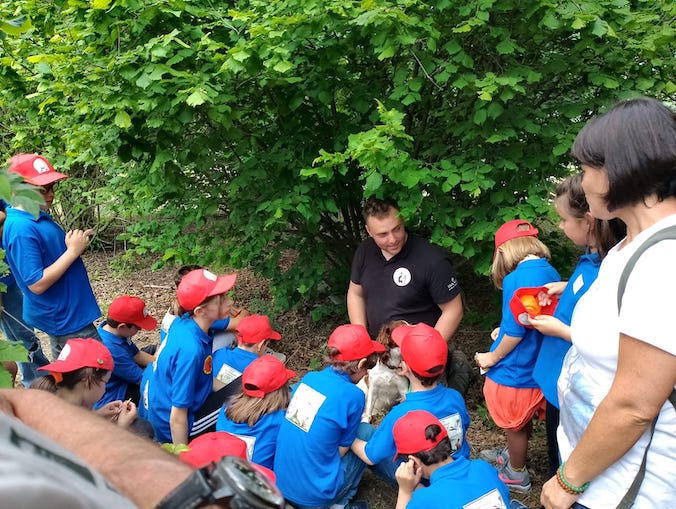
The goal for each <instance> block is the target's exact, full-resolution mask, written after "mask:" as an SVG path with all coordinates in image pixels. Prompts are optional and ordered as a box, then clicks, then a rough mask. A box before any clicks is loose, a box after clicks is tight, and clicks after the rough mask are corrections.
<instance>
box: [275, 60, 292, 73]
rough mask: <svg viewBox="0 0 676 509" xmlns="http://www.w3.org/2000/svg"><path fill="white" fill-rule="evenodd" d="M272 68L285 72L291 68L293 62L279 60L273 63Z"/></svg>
mask: <svg viewBox="0 0 676 509" xmlns="http://www.w3.org/2000/svg"><path fill="white" fill-rule="evenodd" d="M273 69H274V70H275V71H277V72H281V73H285V72H286V71H289V70H291V69H293V64H292V63H291V62H289V61H288V60H280V61H279V62H277V63H276V64H275V65H274V67H273Z"/></svg>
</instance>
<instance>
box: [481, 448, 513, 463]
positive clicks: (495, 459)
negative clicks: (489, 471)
mask: <svg viewBox="0 0 676 509" xmlns="http://www.w3.org/2000/svg"><path fill="white" fill-rule="evenodd" d="M479 458H481V459H482V460H484V461H488V463H491V464H493V465H498V466H500V465H506V464H507V463H509V451H508V450H507V447H495V448H494V449H484V450H483V451H481V452H480V453H479Z"/></svg>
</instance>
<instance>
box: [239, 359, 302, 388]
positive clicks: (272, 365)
mask: <svg viewBox="0 0 676 509" xmlns="http://www.w3.org/2000/svg"><path fill="white" fill-rule="evenodd" d="M295 376H297V375H296V372H295V371H292V370H290V369H286V367H285V366H284V364H283V363H282V361H280V360H279V359H278V358H277V357H275V356H274V355H263V356H262V357H259V358H258V359H256V360H255V361H253V362H252V363H251V364H249V365H248V366H247V367H246V368H245V369H244V372H243V373H242V390H243V391H244V394H246V395H247V396H251V397H254V398H263V397H265V395H266V394H269V393H271V392H273V391H276V390H277V389H279V388H280V387H282V386H283V385H284V384H285V383H286V382H288V381H289V380H290V379H291V378H293V377H295Z"/></svg>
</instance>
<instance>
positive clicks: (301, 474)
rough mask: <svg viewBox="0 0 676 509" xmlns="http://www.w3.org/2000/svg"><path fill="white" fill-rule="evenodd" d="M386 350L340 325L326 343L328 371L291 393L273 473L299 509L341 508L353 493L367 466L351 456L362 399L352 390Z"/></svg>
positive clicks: (359, 328) (358, 329) (358, 328)
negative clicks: (380, 353) (379, 354)
mask: <svg viewBox="0 0 676 509" xmlns="http://www.w3.org/2000/svg"><path fill="white" fill-rule="evenodd" d="M384 350H385V347H384V346H383V345H381V344H380V343H377V342H375V341H372V340H371V337H370V336H369V334H368V332H367V331H366V328H365V327H364V326H363V325H354V324H350V325H341V326H339V327H338V328H336V330H334V331H333V333H332V334H331V336H330V337H329V341H328V348H327V363H328V366H327V367H326V368H324V369H323V370H322V371H311V372H309V373H307V374H306V375H305V376H304V377H303V379H302V380H301V381H300V383H299V384H298V385H297V386H296V388H295V389H294V392H293V395H292V397H291V402H290V404H289V408H288V410H287V411H286V416H285V419H284V420H283V421H282V424H281V426H280V429H279V436H278V438H277V451H276V453H275V463H274V471H275V474H276V475H277V486H278V487H279V489H280V490H281V492H282V494H283V495H284V497H285V498H286V499H288V500H289V501H290V502H291V503H292V504H293V506H294V507H296V508H297V509H306V508H313V509H314V508H324V507H326V508H328V507H332V506H333V507H344V506H345V505H346V504H347V503H348V502H349V501H350V498H352V496H354V494H355V493H356V491H357V487H358V484H359V480H360V479H361V476H362V474H363V472H364V468H365V465H364V463H363V462H362V461H360V460H359V458H357V457H356V456H355V455H354V454H351V453H350V452H349V450H350V444H351V443H352V442H353V440H354V439H355V437H356V436H357V429H358V428H359V422H360V420H361V414H362V412H363V411H364V403H365V399H366V398H365V396H364V393H363V392H362V390H361V389H359V387H357V386H356V384H357V382H359V380H361V379H362V378H363V377H364V375H366V372H367V370H368V369H370V368H372V367H373V366H375V364H376V361H377V354H376V352H382V351H384Z"/></svg>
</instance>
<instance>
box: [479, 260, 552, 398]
mask: <svg viewBox="0 0 676 509" xmlns="http://www.w3.org/2000/svg"><path fill="white" fill-rule="evenodd" d="M554 281H561V276H559V273H558V272H556V269H555V268H554V267H552V266H551V265H550V264H549V262H548V261H547V259H546V258H538V259H534V260H526V261H523V262H521V263H520V264H519V265H517V266H516V268H515V269H514V270H513V271H512V272H510V273H509V274H507V275H506V276H505V278H504V279H503V280H502V320H501V321H500V333H499V334H498V338H497V339H496V340H495V341H494V342H493V344H492V345H491V348H490V351H491V352H492V351H494V350H495V349H496V348H497V347H498V345H500V342H501V341H502V338H503V336H504V335H505V334H507V335H509V336H513V337H516V338H521V341H520V342H519V344H517V345H516V347H515V348H514V349H513V350H512V351H511V352H510V353H508V354H507V355H506V356H505V357H504V358H503V359H501V360H500V361H499V362H498V363H497V364H495V365H494V366H493V367H492V368H491V369H489V370H488V372H487V373H486V377H487V378H490V379H491V380H493V381H494V382H495V383H498V384H500V385H504V386H506V387H516V388H520V389H526V388H531V389H534V388H537V387H539V386H538V384H537V382H535V380H533V366H535V359H537V356H538V352H539V351H540V343H541V342H542V334H541V333H539V332H538V331H536V330H535V329H529V328H526V327H524V326H523V325H521V324H520V323H519V322H517V321H516V318H515V317H514V315H513V314H512V311H511V310H510V309H509V302H510V301H511V300H512V296H513V295H514V292H515V291H516V290H518V289H519V288H528V287H537V286H543V285H545V284H546V283H552V282H554Z"/></svg>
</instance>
